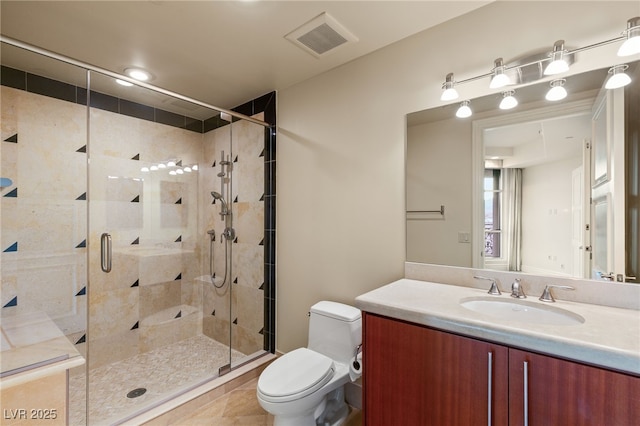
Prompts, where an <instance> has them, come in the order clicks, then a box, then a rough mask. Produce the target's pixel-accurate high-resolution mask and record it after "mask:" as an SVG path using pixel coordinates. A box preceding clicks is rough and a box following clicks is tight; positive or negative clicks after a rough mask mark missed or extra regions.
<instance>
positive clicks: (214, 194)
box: [211, 191, 228, 216]
mask: <svg viewBox="0 0 640 426" xmlns="http://www.w3.org/2000/svg"><path fill="white" fill-rule="evenodd" d="M211 196H212V197H213V199H214V200H220V202H221V203H222V211H221V212H220V215H222V216H224V215H226V214H228V210H227V202H226V201H225V200H224V198H223V197H222V194H220V193H219V192H216V191H211Z"/></svg>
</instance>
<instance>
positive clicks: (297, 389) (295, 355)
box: [258, 348, 335, 402]
mask: <svg viewBox="0 0 640 426" xmlns="http://www.w3.org/2000/svg"><path fill="white" fill-rule="evenodd" d="M334 370H335V367H334V364H333V360H332V359H331V358H329V357H327V356H325V355H322V354H320V353H318V352H314V351H312V350H310V349H307V348H299V349H296V350H294V351H291V352H289V353H286V354H285V355H283V356H281V357H280V358H278V359H277V360H275V361H274V362H272V363H271V364H270V365H269V366H268V367H267V368H266V369H265V370H264V371H263V372H262V374H261V375H260V378H259V379H258V392H259V393H260V396H261V397H262V398H263V399H264V400H265V401H269V402H288V401H293V400H296V399H300V398H303V397H305V396H307V395H309V394H312V393H313V392H315V391H317V390H318V389H320V388H322V387H323V386H324V385H325V384H327V383H328V382H329V380H331V378H332V377H333V373H334Z"/></svg>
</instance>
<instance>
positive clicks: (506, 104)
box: [500, 90, 518, 109]
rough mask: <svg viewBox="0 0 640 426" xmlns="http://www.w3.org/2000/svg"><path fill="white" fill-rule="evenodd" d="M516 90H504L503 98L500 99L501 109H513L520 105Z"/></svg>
mask: <svg viewBox="0 0 640 426" xmlns="http://www.w3.org/2000/svg"><path fill="white" fill-rule="evenodd" d="M515 93H516V92H515V90H507V91H506V92H502V100H501V101H500V109H511V108H515V107H517V106H518V100H517V99H516V98H515V96H513V95H515Z"/></svg>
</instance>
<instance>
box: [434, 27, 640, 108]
mask: <svg viewBox="0 0 640 426" xmlns="http://www.w3.org/2000/svg"><path fill="white" fill-rule="evenodd" d="M612 43H622V45H621V46H620V48H619V50H618V55H619V56H626V55H634V54H639V53H640V16H637V17H634V18H631V19H629V20H627V29H626V30H625V31H624V32H623V33H622V34H621V35H619V36H617V37H614V38H611V39H608V40H602V41H599V42H596V43H593V44H590V45H587V46H582V47H577V48H574V49H571V50H567V49H565V45H564V40H558V41H556V42H555V43H554V44H553V49H552V51H551V52H550V53H545V52H544V51H542V52H540V53H538V54H535V55H531V56H530V57H527V58H524V59H521V60H520V61H516V62H514V63H512V64H511V65H508V66H507V65H505V64H504V62H503V60H502V58H498V59H496V60H494V67H493V69H492V70H491V71H490V72H488V73H484V74H481V75H476V76H473V77H469V78H466V79H463V80H459V81H455V80H454V79H453V73H449V74H447V76H446V79H445V82H444V83H443V84H442V96H441V97H440V100H442V101H453V100H455V99H458V92H457V90H456V89H455V86H459V85H460V84H465V83H470V82H472V81H476V80H480V79H485V78H487V77H489V78H490V79H491V81H490V83H489V87H490V88H491V89H496V88H500V87H505V86H507V85H510V84H512V85H514V84H515V85H519V84H528V83H531V82H534V81H538V80H541V79H543V78H544V76H548V75H556V74H560V73H563V72H566V71H568V70H569V65H570V64H572V63H573V62H575V60H576V55H577V54H578V53H582V52H586V51H588V50H592V49H595V48H599V47H602V46H606V45H609V44H612ZM627 68H628V66H627V65H616V66H613V67H612V68H611V69H610V70H609V74H610V75H609V77H608V78H607V81H606V83H605V87H606V88H607V89H613V88H616V87H622V86H625V85H627V84H629V83H630V82H631V78H630V77H629V76H628V75H627V74H625V72H624V71H625V70H626V69H627ZM507 70H508V71H509V74H506V71H507ZM543 70H544V71H543ZM507 79H509V80H510V81H509V82H508V83H505V82H506V81H507ZM564 83H565V80H563V79H553V80H552V81H551V88H550V90H549V91H548V92H547V95H546V98H547V99H548V100H560V99H563V98H565V97H566V96H567V91H566V89H565V88H564V87H563V86H564ZM503 90H504V89H503ZM502 95H503V99H502V101H501V102H500V108H501V109H510V108H514V107H515V106H517V105H518V101H517V100H516V98H515V97H514V96H513V95H514V92H513V91H512V90H507V91H503V92H502ZM462 106H463V105H462V104H461V105H460V107H459V108H458V111H459V110H461V109H462ZM467 106H468V105H467ZM458 111H456V115H457V116H459V114H460V113H461V114H465V112H464V111H465V110H464V109H462V111H461V112H458Z"/></svg>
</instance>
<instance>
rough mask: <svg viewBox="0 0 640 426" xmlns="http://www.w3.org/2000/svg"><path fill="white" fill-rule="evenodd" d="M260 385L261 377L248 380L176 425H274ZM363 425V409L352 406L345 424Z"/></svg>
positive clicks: (347, 425)
mask: <svg viewBox="0 0 640 426" xmlns="http://www.w3.org/2000/svg"><path fill="white" fill-rule="evenodd" d="M257 384H258V379H257V378H256V379H253V380H251V381H249V382H247V383H246V384H244V385H242V386H240V387H238V388H236V389H234V390H232V391H231V392H229V393H227V394H225V395H223V396H221V397H220V398H218V399H216V400H214V401H213V402H211V403H209V404H207V405H205V406H204V407H202V408H201V409H199V410H198V411H196V412H194V413H192V414H191V415H189V416H188V417H185V418H183V419H181V420H180V421H178V422H176V423H175V424H174V426H201V425H210V426H229V425H243V426H271V425H273V416H272V415H270V414H268V413H267V412H266V411H264V410H263V409H262V407H260V404H259V403H258V400H257V399H256V386H257ZM360 425H362V412H361V411H360V410H357V409H352V410H351V413H350V414H349V417H348V418H347V421H346V422H345V424H344V426H360Z"/></svg>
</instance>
